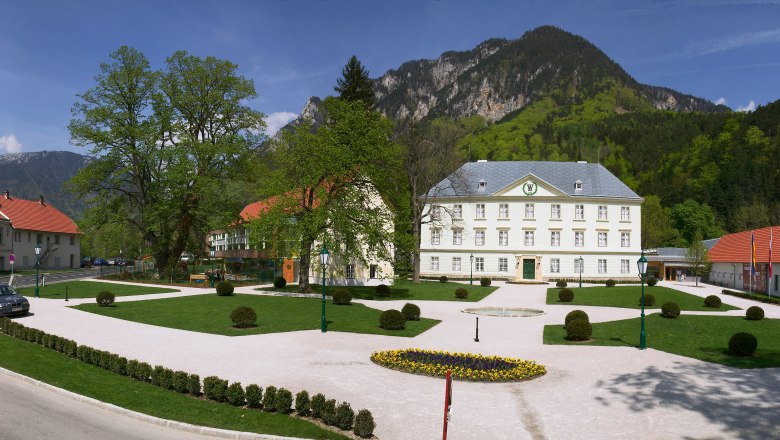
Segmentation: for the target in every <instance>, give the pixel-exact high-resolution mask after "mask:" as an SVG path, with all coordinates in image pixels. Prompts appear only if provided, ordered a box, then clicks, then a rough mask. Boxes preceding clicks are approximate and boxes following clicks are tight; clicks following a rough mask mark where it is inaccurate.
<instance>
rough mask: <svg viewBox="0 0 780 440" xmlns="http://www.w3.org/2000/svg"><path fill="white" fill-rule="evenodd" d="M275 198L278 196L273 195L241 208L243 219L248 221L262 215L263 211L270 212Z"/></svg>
mask: <svg viewBox="0 0 780 440" xmlns="http://www.w3.org/2000/svg"><path fill="white" fill-rule="evenodd" d="M275 199H276V197H271V198H269V199H265V200H260V201H259V202H254V203H250V204H249V205H246V206H245V207H244V209H242V210H241V221H242V222H247V221H250V220H253V219H256V218H257V217H260V214H261V213H265V212H268V209H269V208H270V207H271V204H272V202H273V201H274V200H275Z"/></svg>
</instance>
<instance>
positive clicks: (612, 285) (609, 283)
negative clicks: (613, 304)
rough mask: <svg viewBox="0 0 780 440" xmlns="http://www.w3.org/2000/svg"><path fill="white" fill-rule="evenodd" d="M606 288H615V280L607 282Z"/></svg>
mask: <svg viewBox="0 0 780 440" xmlns="http://www.w3.org/2000/svg"><path fill="white" fill-rule="evenodd" d="M607 287H615V280H613V279H612V278H610V279H608V280H607Z"/></svg>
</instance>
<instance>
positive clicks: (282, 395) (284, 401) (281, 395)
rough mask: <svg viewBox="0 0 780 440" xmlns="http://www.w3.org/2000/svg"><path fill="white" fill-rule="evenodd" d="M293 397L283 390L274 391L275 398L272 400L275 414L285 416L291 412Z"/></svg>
mask: <svg viewBox="0 0 780 440" xmlns="http://www.w3.org/2000/svg"><path fill="white" fill-rule="evenodd" d="M292 404H293V397H292V393H291V392H290V391H289V390H287V389H285V388H279V389H278V390H277V391H276V398H275V399H274V406H276V412H278V413H282V414H287V413H289V412H290V411H292Z"/></svg>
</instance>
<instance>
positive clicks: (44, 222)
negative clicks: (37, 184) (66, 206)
mask: <svg viewBox="0 0 780 440" xmlns="http://www.w3.org/2000/svg"><path fill="white" fill-rule="evenodd" d="M0 215H2V216H3V217H4V218H7V219H9V220H11V225H13V227H14V229H24V230H28V231H42V232H60V233H63V234H78V233H79V229H78V226H76V223H74V222H73V220H71V218H70V217H68V216H67V215H65V214H63V213H62V212H61V211H60V210H59V209H57V208H55V207H54V206H52V205H50V204H49V203H48V202H45V201H44V202H43V204H41V203H40V202H39V201H37V200H36V201H32V200H24V199H17V198H16V197H13V195H11V196H10V198H6V196H0Z"/></svg>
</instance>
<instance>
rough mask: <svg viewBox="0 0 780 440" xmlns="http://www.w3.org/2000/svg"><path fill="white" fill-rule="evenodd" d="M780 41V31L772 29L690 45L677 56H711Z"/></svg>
mask: <svg viewBox="0 0 780 440" xmlns="http://www.w3.org/2000/svg"><path fill="white" fill-rule="evenodd" d="M779 40H780V29H772V30H769V31H760V32H745V33H742V34H739V35H732V36H730V37H724V38H716V39H712V40H707V41H703V42H701V43H694V44H691V45H688V47H687V48H685V50H683V51H682V52H680V53H678V54H676V55H678V56H680V57H684V58H689V57H695V56H701V55H710V54H713V53H718V52H723V51H727V50H731V49H736V48H738V47H744V46H754V45H756V44H764V43H772V42H776V41H779Z"/></svg>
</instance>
